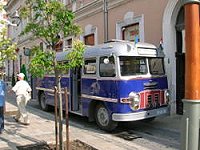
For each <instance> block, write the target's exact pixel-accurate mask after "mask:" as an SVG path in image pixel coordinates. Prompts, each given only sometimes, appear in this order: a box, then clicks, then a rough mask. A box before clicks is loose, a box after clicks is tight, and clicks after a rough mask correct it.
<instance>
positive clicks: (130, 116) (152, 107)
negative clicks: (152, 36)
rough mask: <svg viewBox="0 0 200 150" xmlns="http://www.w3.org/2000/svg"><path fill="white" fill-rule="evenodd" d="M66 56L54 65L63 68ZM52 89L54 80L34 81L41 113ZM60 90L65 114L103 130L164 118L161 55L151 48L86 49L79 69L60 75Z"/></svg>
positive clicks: (126, 44) (116, 44) (114, 44)
mask: <svg viewBox="0 0 200 150" xmlns="http://www.w3.org/2000/svg"><path fill="white" fill-rule="evenodd" d="M67 53H68V51H63V52H58V53H57V54H56V59H57V61H58V63H67V61H66V58H65V55H66V54H67ZM54 86H55V76H54V75H50V74H49V75H45V77H44V78H43V79H38V80H37V84H36V89H37V96H38V100H39V104H40V106H41V108H42V109H43V110H48V108H49V106H50V105H52V106H53V105H54V95H53V93H52V92H50V91H49V89H53V88H54ZM61 87H62V88H64V87H67V89H68V91H69V92H68V99H69V104H68V106H69V112H71V113H75V114H78V115H81V116H87V117H88V118H89V121H96V123H97V125H98V126H99V127H100V128H101V129H103V130H106V131H111V130H114V129H115V128H116V127H117V125H118V122H122V121H136V120H149V121H150V120H153V119H154V118H155V117H158V116H161V115H162V116H164V115H168V114H169V91H168V84H167V76H166V74H165V69H164V54H163V51H162V50H159V49H157V48H156V46H154V45H152V44H148V43H140V42H138V43H134V42H130V41H122V40H112V41H110V42H107V43H104V44H100V45H97V46H92V47H88V48H86V50H85V52H84V65H83V66H82V67H80V68H75V69H72V70H66V74H65V75H63V77H62V79H61ZM64 103H65V102H64V101H63V105H65V104H64Z"/></svg>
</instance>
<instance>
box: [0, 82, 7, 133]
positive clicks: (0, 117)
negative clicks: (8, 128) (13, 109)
mask: <svg viewBox="0 0 200 150" xmlns="http://www.w3.org/2000/svg"><path fill="white" fill-rule="evenodd" d="M5 91H6V86H5V82H4V81H3V80H0V134H1V133H2V132H3V129H4V111H5Z"/></svg>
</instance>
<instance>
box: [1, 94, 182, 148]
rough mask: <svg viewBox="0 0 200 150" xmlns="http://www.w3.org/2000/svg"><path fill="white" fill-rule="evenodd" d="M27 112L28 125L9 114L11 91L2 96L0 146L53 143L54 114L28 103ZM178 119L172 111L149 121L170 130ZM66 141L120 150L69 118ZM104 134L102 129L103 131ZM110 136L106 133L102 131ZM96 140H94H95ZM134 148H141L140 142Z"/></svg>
mask: <svg viewBox="0 0 200 150" xmlns="http://www.w3.org/2000/svg"><path fill="white" fill-rule="evenodd" d="M30 102H33V103H35V105H36V106H37V107H38V103H37V101H36V100H31V101H30ZM27 110H28V113H29V118H30V120H31V124H30V125H29V126H24V125H22V124H19V123H17V122H15V120H14V119H13V115H15V114H16V111H17V107H16V103H15V97H14V95H8V96H7V99H6V116H5V130H4V132H3V134H1V135H0V150H17V148H16V146H23V145H28V144H36V143H40V142H46V143H48V144H49V143H51V144H52V143H53V144H54V143H55V132H54V131H55V122H54V114H53V113H47V112H44V111H42V110H40V109H37V108H34V107H31V106H30V105H29V104H28V106H27ZM180 120H181V116H179V115H172V116H169V117H166V118H165V119H163V118H161V119H156V120H155V121H153V122H152V124H155V125H156V126H157V127H160V128H168V129H170V130H174V131H178V130H180ZM65 129H66V126H65V125H63V139H64V140H65V134H66V133H65ZM69 131H70V133H69V134H70V141H72V140H75V139H78V140H80V141H82V142H85V143H87V144H89V145H92V146H93V147H94V148H96V149H98V150H105V149H115V150H123V149H122V148H121V147H119V146H117V145H113V143H112V142H110V141H107V140H106V139H105V138H97V137H99V136H101V135H100V133H98V132H97V133H96V132H94V131H90V130H88V129H84V128H82V127H81V126H79V125H78V124H73V123H71V122H70V127H69ZM103 134H105V133H103ZM106 135H107V136H109V137H112V135H110V134H106ZM97 141H98V142H97ZM134 147H137V148H135V149H141V146H139V147H140V148H139V147H138V145H136V146H134Z"/></svg>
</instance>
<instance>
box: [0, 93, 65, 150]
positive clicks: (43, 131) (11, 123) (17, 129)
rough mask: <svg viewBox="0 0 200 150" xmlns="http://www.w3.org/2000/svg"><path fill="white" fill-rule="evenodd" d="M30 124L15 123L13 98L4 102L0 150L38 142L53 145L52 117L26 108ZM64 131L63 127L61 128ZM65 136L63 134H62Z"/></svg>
mask: <svg viewBox="0 0 200 150" xmlns="http://www.w3.org/2000/svg"><path fill="white" fill-rule="evenodd" d="M27 110H28V114H29V118H30V120H31V123H30V125H29V126H25V125H22V124H20V123H17V122H15V120H14V119H13V116H14V115H15V114H16V112H17V107H16V104H15V100H14V97H13V96H8V98H7V100H6V114H5V130H4V132H3V134H1V135H0V150H6V149H12V150H15V149H17V148H16V146H22V145H28V144H35V143H38V142H47V143H55V132H54V131H55V130H54V128H55V122H54V116H53V115H51V114H49V113H46V112H44V111H41V110H38V109H36V108H33V107H30V106H27ZM63 129H65V126H63ZM63 134H65V132H63Z"/></svg>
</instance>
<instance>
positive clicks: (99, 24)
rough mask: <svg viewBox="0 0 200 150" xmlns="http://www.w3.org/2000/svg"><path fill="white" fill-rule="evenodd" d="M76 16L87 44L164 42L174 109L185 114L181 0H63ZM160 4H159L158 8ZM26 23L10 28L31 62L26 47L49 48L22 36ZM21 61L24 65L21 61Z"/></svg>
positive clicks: (13, 2) (14, 2) (23, 59)
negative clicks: (116, 40)
mask: <svg viewBox="0 0 200 150" xmlns="http://www.w3.org/2000/svg"><path fill="white" fill-rule="evenodd" d="M60 1H61V2H63V3H64V4H65V5H66V7H68V8H69V9H71V10H72V11H73V12H74V13H75V15H76V18H75V22H76V23H77V24H79V25H80V26H81V28H82V29H83V34H82V35H81V36H80V39H81V40H82V41H84V42H85V44H87V45H97V44H100V43H103V42H106V41H109V40H111V39H120V40H131V41H141V42H148V43H153V44H155V45H156V46H159V45H160V42H161V41H162V43H163V51H164V53H165V55H166V58H165V66H166V73H167V76H168V86H169V89H170V91H171V112H172V113H176V112H177V113H179V114H181V113H182V109H183V108H182V102H181V99H183V98H184V76H185V72H184V71H185V70H184V68H185V55H184V54H185V46H184V45H185V44H184V37H185V31H184V10H183V8H182V5H181V3H180V0H60ZM23 3H24V0H9V1H8V4H7V11H8V13H14V12H15V11H16V10H19V9H20V7H21V6H22V5H23ZM158 6H159V7H158ZM25 25H26V20H23V21H21V23H20V24H19V26H18V27H17V28H14V27H10V28H9V35H10V37H12V38H13V40H14V41H16V42H17V43H18V53H19V58H18V59H19V61H18V63H16V64H17V65H16V66H15V68H14V69H15V71H17V69H18V70H19V66H20V65H21V64H22V63H25V64H28V61H29V58H28V57H27V56H24V54H23V52H24V49H26V48H31V47H32V46H33V45H35V44H38V43H39V44H40V45H41V46H42V47H45V45H43V43H42V42H40V41H31V40H30V37H29V36H23V37H19V36H18V35H19V33H20V32H21V31H22V30H23V28H24V26H25ZM72 39H73V37H67V38H66V39H64V41H63V43H62V48H63V49H65V48H66V47H70V46H71V43H72ZM20 63H21V64H20Z"/></svg>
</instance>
